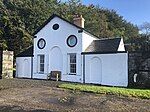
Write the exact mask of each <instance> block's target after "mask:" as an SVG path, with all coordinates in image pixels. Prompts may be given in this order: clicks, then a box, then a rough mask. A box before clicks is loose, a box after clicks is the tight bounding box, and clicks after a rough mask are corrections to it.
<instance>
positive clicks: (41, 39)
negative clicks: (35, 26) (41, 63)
mask: <svg viewBox="0 0 150 112" xmlns="http://www.w3.org/2000/svg"><path fill="white" fill-rule="evenodd" d="M40 41H44V46H43V47H40V45H39V44H40ZM37 46H38V48H39V49H44V47H45V46H46V41H45V40H44V39H43V38H40V39H39V40H38V43H37Z"/></svg>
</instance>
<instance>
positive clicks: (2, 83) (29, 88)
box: [0, 79, 150, 112]
mask: <svg viewBox="0 0 150 112" xmlns="http://www.w3.org/2000/svg"><path fill="white" fill-rule="evenodd" d="M61 83H64V82H54V81H45V80H29V79H11V80H6V79H5V80H0V88H1V90H0V94H1V96H0V111H1V112H28V111H30V112H57V111H59V112H150V100H146V99H138V98H127V97H121V96H114V95H105V94H92V93H85V92H78V91H71V90H64V89H61V88H57V86H58V85H59V84H61Z"/></svg>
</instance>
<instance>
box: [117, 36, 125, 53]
mask: <svg viewBox="0 0 150 112" xmlns="http://www.w3.org/2000/svg"><path fill="white" fill-rule="evenodd" d="M118 51H125V47H124V42H123V39H122V38H121V41H120V44H119V47H118Z"/></svg>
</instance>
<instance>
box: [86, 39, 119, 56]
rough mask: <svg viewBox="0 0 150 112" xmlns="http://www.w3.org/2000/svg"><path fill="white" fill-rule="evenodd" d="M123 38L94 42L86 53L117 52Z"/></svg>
mask: <svg viewBox="0 0 150 112" xmlns="http://www.w3.org/2000/svg"><path fill="white" fill-rule="evenodd" d="M120 41H121V38H114V39H101V40H93V42H92V43H91V44H90V45H89V46H88V47H87V49H86V50H85V52H101V53H102V52H117V50H118V47H119V44H120Z"/></svg>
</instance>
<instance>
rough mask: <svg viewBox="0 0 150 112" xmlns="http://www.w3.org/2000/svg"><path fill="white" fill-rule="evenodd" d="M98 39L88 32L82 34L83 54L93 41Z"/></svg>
mask: <svg viewBox="0 0 150 112" xmlns="http://www.w3.org/2000/svg"><path fill="white" fill-rule="evenodd" d="M97 39H98V38H96V37H94V36H92V35H90V34H88V33H87V32H83V33H82V52H84V51H85V50H86V48H87V47H88V46H89V45H90V44H91V42H92V41H93V40H97Z"/></svg>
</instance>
